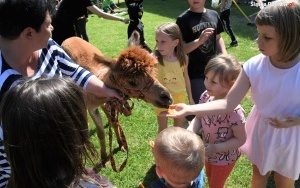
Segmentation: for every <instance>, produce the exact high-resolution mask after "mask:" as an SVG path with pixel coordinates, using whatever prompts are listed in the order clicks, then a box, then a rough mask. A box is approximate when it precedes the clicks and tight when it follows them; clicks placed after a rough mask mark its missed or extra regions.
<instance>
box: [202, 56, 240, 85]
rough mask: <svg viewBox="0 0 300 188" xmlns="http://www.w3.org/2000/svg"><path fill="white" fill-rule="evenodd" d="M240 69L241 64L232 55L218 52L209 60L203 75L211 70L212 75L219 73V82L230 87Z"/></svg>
mask: <svg viewBox="0 0 300 188" xmlns="http://www.w3.org/2000/svg"><path fill="white" fill-rule="evenodd" d="M241 70H242V64H241V63H240V62H239V61H238V60H237V59H236V58H235V57H234V56H232V55H229V54H220V55H218V56H216V57H214V58H212V59H210V60H209V62H208V63H207V65H206V67H205V70H204V75H206V74H207V73H208V72H210V71H212V72H213V73H214V76H216V75H219V79H220V80H219V81H220V84H221V85H222V86H223V87H228V88H230V87H231V86H232V85H233V83H234V82H235V80H236V78H237V77H238V75H239V73H240V72H241Z"/></svg>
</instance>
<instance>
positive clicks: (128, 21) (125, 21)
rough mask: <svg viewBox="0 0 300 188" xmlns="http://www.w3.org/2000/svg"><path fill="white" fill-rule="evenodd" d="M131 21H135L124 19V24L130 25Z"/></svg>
mask: <svg viewBox="0 0 300 188" xmlns="http://www.w3.org/2000/svg"><path fill="white" fill-rule="evenodd" d="M131 21H133V20H131V19H129V18H124V19H122V22H124V23H125V24H129V23H130V22H131Z"/></svg>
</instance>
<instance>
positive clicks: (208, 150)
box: [205, 144, 217, 157]
mask: <svg viewBox="0 0 300 188" xmlns="http://www.w3.org/2000/svg"><path fill="white" fill-rule="evenodd" d="M215 153H217V147H216V145H215V144H205V157H210V156H212V155H213V154H215Z"/></svg>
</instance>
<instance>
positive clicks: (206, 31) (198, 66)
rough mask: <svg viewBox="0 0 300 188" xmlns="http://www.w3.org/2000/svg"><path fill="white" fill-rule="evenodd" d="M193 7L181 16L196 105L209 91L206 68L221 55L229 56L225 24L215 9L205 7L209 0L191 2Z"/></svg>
mask: <svg viewBox="0 0 300 188" xmlns="http://www.w3.org/2000/svg"><path fill="white" fill-rule="evenodd" d="M188 3H189V5H190V8H189V9H188V10H186V11H184V12H183V13H182V14H181V15H179V16H178V18H177V20H176V23H177V25H178V26H179V28H180V30H181V33H182V38H183V41H184V42H185V48H184V51H185V53H186V54H188V56H189V62H188V64H189V66H188V75H189V78H190V82H191V90H192V96H193V99H194V102H195V103H198V102H199V98H200V95H201V94H202V93H203V92H204V91H205V86H204V79H205V77H204V68H205V66H206V64H207V63H208V61H209V60H210V59H211V58H212V57H214V56H215V55H216V54H217V53H226V47H225V43H224V40H223V38H222V37H221V32H223V31H224V29H223V25H222V22H221V20H220V18H219V15H218V13H217V12H216V11H215V10H211V9H207V8H205V7H204V5H205V0H199V1H194V0H188Z"/></svg>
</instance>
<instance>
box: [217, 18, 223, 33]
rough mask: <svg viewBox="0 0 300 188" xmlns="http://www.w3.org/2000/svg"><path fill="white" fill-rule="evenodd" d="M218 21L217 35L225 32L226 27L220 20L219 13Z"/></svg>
mask: <svg viewBox="0 0 300 188" xmlns="http://www.w3.org/2000/svg"><path fill="white" fill-rule="evenodd" d="M216 16H217V19H218V22H217V35H218V34H220V33H222V32H224V27H223V24H222V21H221V19H220V16H219V14H218V13H217V15H216Z"/></svg>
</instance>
